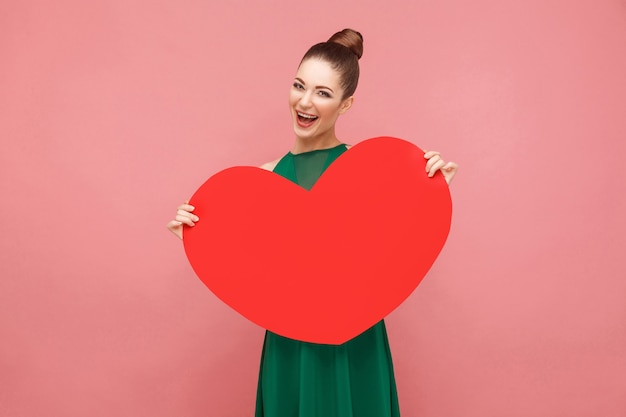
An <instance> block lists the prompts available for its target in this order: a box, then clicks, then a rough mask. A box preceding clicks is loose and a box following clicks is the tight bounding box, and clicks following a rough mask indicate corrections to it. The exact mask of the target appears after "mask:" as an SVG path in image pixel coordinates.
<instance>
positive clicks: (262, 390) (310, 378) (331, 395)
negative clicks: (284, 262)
mask: <svg viewBox="0 0 626 417" xmlns="http://www.w3.org/2000/svg"><path fill="white" fill-rule="evenodd" d="M362 53H363V38H362V36H361V34H360V33H358V32H356V31H354V30H351V29H344V30H343V31H341V32H338V33H336V34H334V35H333V36H332V37H331V38H330V39H329V40H328V41H327V42H323V43H319V44H317V45H314V46H312V47H311V48H310V49H309V50H308V52H307V53H306V54H305V55H304V57H303V58H302V61H301V62H300V66H299V67H298V70H297V73H296V77H295V80H294V82H293V85H292V87H291V92H290V95H289V106H290V110H291V116H292V120H293V129H294V133H295V137H296V140H295V143H294V146H293V148H292V149H291V151H290V152H289V153H288V154H287V155H285V156H284V157H283V158H281V159H278V160H276V161H273V162H269V163H267V164H264V165H263V166H262V168H264V169H267V170H270V171H274V172H275V173H277V174H279V175H282V176H284V177H285V178H287V179H289V180H291V181H293V182H295V183H296V184H298V185H300V186H302V187H304V188H306V189H310V188H311V187H312V186H313V184H314V183H315V181H316V180H317V179H318V178H319V177H320V175H321V174H322V173H323V172H324V170H325V169H326V168H327V167H328V166H329V165H330V164H331V163H332V162H333V161H334V160H335V159H336V158H337V157H338V156H339V155H341V154H342V153H343V152H345V151H346V150H347V149H348V148H349V146H348V145H345V144H344V143H342V142H341V141H340V140H339V139H338V138H337V136H336V134H335V123H336V121H337V119H338V118H339V116H341V115H342V114H344V113H345V112H347V111H348V110H349V109H350V107H352V104H353V102H354V96H353V95H354V92H355V90H356V86H357V82H358V78H359V63H358V61H359V58H361V55H362ZM424 158H426V159H427V160H428V161H427V163H426V171H427V173H428V175H429V176H431V177H432V176H433V175H434V174H435V173H436V172H437V171H441V172H442V173H443V175H444V177H445V179H446V181H447V182H448V184H449V183H450V181H452V178H453V177H454V175H455V174H456V171H457V165H456V164H455V163H453V162H447V163H446V162H444V161H443V159H442V158H441V156H440V155H439V153H438V152H433V151H430V152H426V153H425V154H424ZM193 210H194V207H192V206H190V205H189V204H183V205H181V206H180V207H178V211H177V213H176V218H175V219H174V220H172V221H171V222H169V223H168V228H169V229H170V230H171V231H172V232H173V233H175V234H176V235H177V236H178V237H179V238H181V239H182V228H183V225H187V226H190V227H193V226H194V224H195V222H197V221H198V220H199V219H198V217H197V216H196V215H195V214H193ZM294 272H297V271H294ZM292 416H293V417H296V416H297V417H351V416H354V417H370V416H371V417H388V416H389V417H391V416H399V408H398V397H397V392H396V385H395V379H394V374H393V365H392V361H391V353H390V350H389V343H388V340H387V333H386V330H385V324H384V321H381V322H379V323H378V324H376V325H374V326H373V327H371V328H370V329H368V330H366V331H365V332H364V333H362V334H361V335H359V336H357V337H355V338H354V339H351V340H349V341H348V342H346V343H344V344H342V345H339V346H335V345H321V344H314V343H306V342H300V341H297V340H293V339H288V338H285V337H282V336H279V335H277V334H275V333H272V332H269V331H267V332H266V335H265V343H264V347H263V352H262V356H261V370H260V375H259V384H258V391H257V406H256V417H292Z"/></svg>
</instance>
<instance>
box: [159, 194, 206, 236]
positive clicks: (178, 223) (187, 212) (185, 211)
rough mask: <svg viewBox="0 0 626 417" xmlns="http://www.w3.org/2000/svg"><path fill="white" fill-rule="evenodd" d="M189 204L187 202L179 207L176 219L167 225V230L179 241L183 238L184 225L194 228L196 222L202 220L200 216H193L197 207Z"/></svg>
mask: <svg viewBox="0 0 626 417" xmlns="http://www.w3.org/2000/svg"><path fill="white" fill-rule="evenodd" d="M188 203H189V202H188V201H187V202H185V203H184V204H181V205H180V206H178V210H177V211H176V217H175V218H174V220H172V221H170V222H169V223H168V224H167V228H168V229H170V232H172V233H174V234H175V235H176V236H178V238H179V239H182V238H183V224H186V225H187V226H190V227H193V226H194V225H195V224H196V222H197V221H198V220H200V218H199V217H198V216H196V215H195V214H193V211H194V209H195V207H194V206H192V205H189V204H188Z"/></svg>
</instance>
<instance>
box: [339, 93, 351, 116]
mask: <svg viewBox="0 0 626 417" xmlns="http://www.w3.org/2000/svg"><path fill="white" fill-rule="evenodd" d="M352 103H354V96H350V97H348V98H347V99H345V100H344V101H343V102H342V103H341V105H340V106H339V114H344V113H345V112H347V111H348V110H350V107H352Z"/></svg>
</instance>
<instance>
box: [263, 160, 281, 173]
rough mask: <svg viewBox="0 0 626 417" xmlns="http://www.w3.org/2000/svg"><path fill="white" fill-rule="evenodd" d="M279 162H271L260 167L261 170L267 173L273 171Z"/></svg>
mask: <svg viewBox="0 0 626 417" xmlns="http://www.w3.org/2000/svg"><path fill="white" fill-rule="evenodd" d="M279 161H280V158H278V159H275V160H273V161H272V162H267V163H265V164H263V165H261V166H260V168H261V169H265V170H267V171H273V170H274V168H276V165H278V162H279Z"/></svg>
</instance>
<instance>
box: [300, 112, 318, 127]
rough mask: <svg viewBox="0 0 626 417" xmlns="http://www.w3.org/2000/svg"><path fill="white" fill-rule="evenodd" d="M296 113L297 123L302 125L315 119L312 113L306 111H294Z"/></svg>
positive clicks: (309, 123)
mask: <svg viewBox="0 0 626 417" xmlns="http://www.w3.org/2000/svg"><path fill="white" fill-rule="evenodd" d="M296 113H297V115H298V123H299V124H301V125H303V126H309V125H311V124H312V123H313V122H314V121H316V120H317V116H314V115H312V114H307V113H302V112H296Z"/></svg>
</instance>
